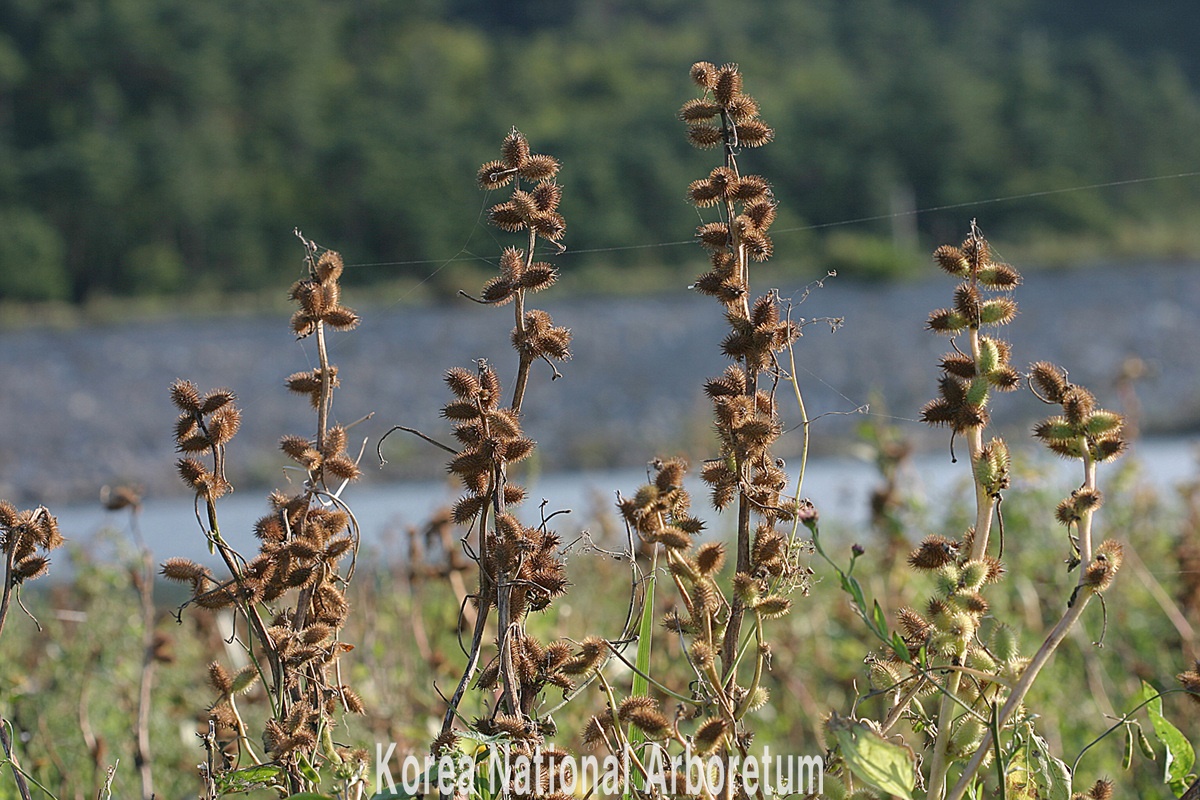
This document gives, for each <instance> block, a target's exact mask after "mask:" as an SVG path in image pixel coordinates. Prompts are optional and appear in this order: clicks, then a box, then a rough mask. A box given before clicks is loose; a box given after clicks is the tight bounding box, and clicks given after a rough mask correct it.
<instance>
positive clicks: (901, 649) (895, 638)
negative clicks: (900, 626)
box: [892, 631, 912, 664]
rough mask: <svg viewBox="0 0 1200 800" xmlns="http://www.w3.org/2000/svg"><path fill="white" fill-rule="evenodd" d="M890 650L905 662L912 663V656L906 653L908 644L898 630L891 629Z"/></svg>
mask: <svg viewBox="0 0 1200 800" xmlns="http://www.w3.org/2000/svg"><path fill="white" fill-rule="evenodd" d="M892 650H893V652H895V654H896V658H898V659H900V660H901V661H903V662H904V663H905V664H911V663H912V656H911V655H909V654H908V645H907V644H905V642H904V637H903V636H901V635H900V632H899V631H892Z"/></svg>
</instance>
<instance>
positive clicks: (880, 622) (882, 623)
mask: <svg viewBox="0 0 1200 800" xmlns="http://www.w3.org/2000/svg"><path fill="white" fill-rule="evenodd" d="M871 618H872V621H873V622H874V623H875V633H877V634H878V635H879V636H880V637H882V638H884V639H886V638H887V634H888V627H887V615H886V614H884V613H883V609H882V608H880V606H879V601H878V600H876V601H875V606H874V608H872V609H871Z"/></svg>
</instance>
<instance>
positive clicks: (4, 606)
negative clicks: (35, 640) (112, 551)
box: [0, 500, 63, 634]
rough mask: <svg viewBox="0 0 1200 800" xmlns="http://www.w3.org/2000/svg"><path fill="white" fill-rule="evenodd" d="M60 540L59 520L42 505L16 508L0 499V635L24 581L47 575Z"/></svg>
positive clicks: (18, 597) (61, 541)
mask: <svg viewBox="0 0 1200 800" xmlns="http://www.w3.org/2000/svg"><path fill="white" fill-rule="evenodd" d="M62 543H63V537H62V534H61V533H59V530H58V520H57V519H56V518H55V517H54V515H53V514H51V513H50V511H49V510H48V509H47V508H46V507H45V506H38V507H37V508H32V509H26V510H25V511H18V510H17V509H16V507H15V506H13V504H12V503H9V502H8V501H7V500H0V553H3V554H4V586H3V587H2V588H0V634H2V633H3V632H4V623H5V622H6V621H7V620H8V612H9V609H10V608H11V607H12V601H13V599H14V598H15V599H16V601H17V603H18V605H19V604H20V602H21V600H20V591H21V587H22V586H23V585H24V584H25V582H26V581H32V580H35V579H37V578H40V577H42V576H43V575H45V574H46V572H47V571H48V570H49V568H50V558H49V555H50V551H51V550H54V549H56V548H58V547H60V546H62ZM22 608H24V606H22ZM26 613H28V612H26ZM31 616H32V615H31Z"/></svg>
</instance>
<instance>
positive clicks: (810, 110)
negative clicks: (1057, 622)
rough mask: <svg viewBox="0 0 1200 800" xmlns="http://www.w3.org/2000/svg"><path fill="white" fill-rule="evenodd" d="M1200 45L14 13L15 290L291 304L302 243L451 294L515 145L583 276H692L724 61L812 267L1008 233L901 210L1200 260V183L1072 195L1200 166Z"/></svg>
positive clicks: (23, 3)
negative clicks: (689, 128)
mask: <svg viewBox="0 0 1200 800" xmlns="http://www.w3.org/2000/svg"><path fill="white" fill-rule="evenodd" d="M1197 29H1200V5H1195V6H1193V5H1192V4H1189V3H1178V2H1172V1H1171V0H1147V2H1143V3H1139V4H1130V3H1128V2H1117V1H1116V0H1091V1H1090V2H1086V3H1085V2H1076V1H1075V0H1071V1H1070V2H1055V3H1040V2H1036V0H805V2H785V1H784V0H741V1H740V2H738V3H728V2H716V0H691V1H690V2H682V0H636V1H635V0H512V1H511V2H504V3H498V2H494V0H403V2H400V1H397V0H355V1H354V2H337V1H336V0H289V2H287V3H283V2H278V0H204V2H161V0H0V231H2V235H0V299H9V300H67V301H72V302H81V301H86V300H89V299H91V298H94V297H102V296H108V295H119V296H123V295H134V294H166V295H170V294H174V293H181V292H185V291H186V292H189V293H190V292H203V291H209V292H233V291H250V290H255V289H258V288H261V287H265V286H278V285H280V284H283V283H287V282H288V280H289V279H290V277H291V276H293V275H294V274H295V272H296V269H297V255H298V252H299V251H298V248H297V246H296V244H295V242H294V240H293V239H292V234H291V232H292V229H293V227H294V226H299V227H300V228H302V229H303V230H304V232H305V233H306V234H307V235H309V236H311V237H313V238H315V239H316V240H318V241H320V242H322V243H326V244H328V245H330V246H335V247H337V248H338V249H339V250H341V251H342V252H343V253H345V254H347V256H348V260H349V262H351V263H353V264H371V263H375V262H431V263H417V264H411V263H410V264H407V265H405V264H396V263H391V264H390V265H387V266H374V267H372V266H358V267H355V268H354V269H351V270H350V271H349V273H348V278H349V279H350V280H352V281H356V282H359V283H367V282H370V281H375V280H379V279H383V278H396V277H402V276H404V275H406V274H407V275H417V276H418V277H420V276H427V275H429V274H430V273H432V272H434V271H435V270H436V268H437V266H438V264H440V263H442V262H444V261H445V260H446V259H449V258H451V257H454V256H455V255H456V254H459V255H461V256H462V257H467V258H469V257H470V253H471V251H472V247H474V246H478V251H479V252H483V253H492V252H494V251H495V247H494V246H492V245H490V244H488V243H487V242H486V241H485V237H486V236H488V234H486V233H485V232H484V230H483V229H482V228H481V227H480V226H479V225H477V221H478V219H479V215H480V212H481V211H482V210H483V209H484V208H486V205H485V204H486V199H485V198H484V196H483V194H482V193H481V192H480V191H479V190H478V189H477V187H476V185H475V180H474V175H475V169H476V166H477V165H478V164H479V163H480V162H481V161H484V160H487V159H489V158H493V157H494V156H495V152H494V151H495V149H496V143H497V142H498V141H499V140H500V139H501V138H502V137H503V135H504V134H505V133H506V132H507V131H508V130H509V129H510V128H511V127H512V126H514V125H516V126H519V127H520V128H521V129H522V130H523V131H524V132H525V133H526V134H527V135H528V136H529V138H530V140H531V141H532V142H533V144H534V146H535V149H537V150H538V151H541V152H549V153H552V154H554V155H555V156H557V157H558V158H560V159H561V160H562V161H563V162H564V164H565V168H564V170H563V172H562V173H561V176H560V180H561V182H562V183H563V184H564V185H565V188H566V194H565V197H564V200H563V206H562V210H563V213H564V215H565V216H566V218H567V220H568V221H569V225H570V227H569V229H568V234H567V239H566V242H567V245H568V246H569V248H570V249H571V251H572V252H574V253H576V254H577V255H575V256H573V257H572V260H570V261H569V262H568V263H565V264H564V266H565V267H567V268H568V269H571V268H574V267H575V266H576V265H581V264H582V265H587V264H590V265H593V266H595V265H599V264H603V265H604V267H605V269H609V270H612V271H614V273H615V274H629V273H619V272H616V270H617V269H623V270H637V269H640V270H645V269H650V268H654V269H664V268H665V269H671V268H678V269H681V270H682V269H683V267H682V266H681V264H682V262H683V261H684V260H692V259H694V258H695V256H694V252H693V251H692V250H691V249H690V248H678V247H654V248H640V247H631V246H633V245H648V244H657V243H666V242H674V241H679V240H681V239H685V238H687V235H688V232H689V231H690V230H691V229H692V227H693V226H694V225H695V222H696V218H695V212H694V211H693V210H692V209H690V207H689V206H688V205H687V203H685V202H684V200H683V196H684V189H685V187H686V186H687V184H688V182H689V181H690V180H691V179H693V178H695V177H696V176H697V170H698V169H701V168H702V165H703V164H705V163H708V161H706V160H704V159H703V158H700V157H698V156H697V154H695V153H694V152H693V151H692V150H691V148H690V147H689V145H688V144H687V143H686V142H685V139H684V135H683V129H682V125H681V124H680V123H679V122H678V121H677V120H676V118H675V111H676V109H677V108H678V107H679V105H680V104H681V103H682V102H683V100H685V99H686V98H688V97H690V96H691V93H692V91H693V90H692V87H691V86H690V85H688V79H687V69H688V67H689V66H690V65H691V63H692V62H693V61H696V60H700V59H705V60H710V61H714V62H717V63H720V62H723V61H737V62H739V63H741V64H742V66H743V68H744V69H745V70H746V71H747V72H750V73H752V74H753V75H755V76H756V78H755V81H754V86H755V89H756V90H757V92H756V93H757V96H758V99H759V101H760V103H761V105H762V107H763V113H764V118H765V119H766V120H767V121H768V122H769V123H770V124H772V125H773V126H774V127H775V129H776V132H777V135H776V143H775V144H774V145H772V146H771V147H768V148H766V149H764V150H762V151H761V152H760V153H755V154H754V157H753V160H752V162H747V163H749V164H750V168H751V169H753V170H754V171H760V172H762V173H763V174H765V175H767V176H769V177H770V179H771V180H772V182H773V183H774V185H775V187H776V193H777V196H778V199H779V201H780V218H779V221H778V222H777V223H776V226H775V229H776V230H777V231H781V232H782V231H785V230H786V229H805V230H796V231H794V232H793V233H792V234H790V236H791V237H794V238H793V239H790V240H789V243H788V246H787V247H783V246H780V247H779V248H777V251H778V252H779V253H780V256H779V257H778V258H777V261H782V262H783V264H784V265H785V266H786V265H788V264H789V263H795V259H797V258H799V257H801V255H800V254H801V253H807V255H806V256H804V257H806V258H809V259H812V260H814V261H815V262H817V263H825V264H829V265H832V266H840V267H843V268H845V269H848V270H850V271H854V270H858V271H859V272H860V274H863V275H866V276H890V275H898V274H903V271H904V265H905V264H907V263H908V261H907V259H908V257H909V255H911V254H912V253H915V252H917V251H918V249H924V248H925V246H926V245H927V243H929V242H933V241H935V240H936V241H939V242H940V241H942V240H946V241H949V240H953V239H955V238H956V237H957V236H958V234H959V232H961V230H962V227H963V219H964V218H965V217H967V216H968V215H974V214H975V213H976V211H975V209H973V208H970V207H968V208H965V209H955V210H953V211H945V212H941V213H937V212H934V213H923V214H921V215H919V216H915V217H914V216H913V215H911V214H904V215H903V216H901V217H899V218H894V219H886V217H887V216H888V215H891V214H894V213H896V212H907V211H911V210H913V209H923V208H931V207H939V206H946V205H953V204H967V203H974V202H975V201H981V200H986V199H991V198H998V197H1005V196H1012V195H1024V194H1027V193H1039V192H1051V193H1049V194H1042V195H1040V196H1035V197H1028V198H1025V199H1023V200H1021V201H1019V202H998V203H993V204H990V205H988V206H987V207H986V211H984V210H982V209H980V210H979V211H978V213H979V214H980V215H981V216H984V217H985V221H986V228H987V230H988V233H989V235H990V237H991V238H992V239H993V240H994V241H1005V240H1009V241H1037V240H1043V241H1045V240H1050V241H1060V242H1065V243H1067V245H1068V246H1067V247H1065V251H1064V252H1065V253H1066V255H1064V256H1062V257H1063V258H1066V259H1068V260H1069V258H1070V255H1071V253H1087V254H1088V255H1089V256H1095V255H1097V254H1106V255H1108V256H1112V257H1120V258H1135V257H1137V256H1139V255H1153V256H1197V255H1200V235H1196V234H1191V237H1192V238H1188V236H1184V235H1181V234H1175V235H1173V234H1170V233H1163V232H1164V231H1176V232H1178V231H1184V230H1187V231H1193V230H1196V229H1200V225H1197V224H1196V223H1197V222H1200V179H1195V178H1193V179H1190V180H1187V179H1178V180H1163V181H1152V182H1143V183H1135V184H1131V185H1126V186H1123V187H1119V188H1109V189H1103V190H1099V189H1097V190H1088V191H1075V192H1062V193H1054V192H1053V190H1057V189H1063V188H1067V187H1076V186H1083V185H1089V184H1099V183H1110V182H1118V181H1128V180H1135V179H1141V178H1146V177H1151V176H1162V175H1171V174H1177V173H1183V172H1189V171H1193V170H1195V169H1197V168H1200V137H1198V136H1197V131H1200V51H1197V50H1196V48H1194V47H1193V46H1192V45H1193V42H1192V41H1191V40H1190V37H1191V35H1192V34H1193V33H1194V31H1196V30H1197ZM864 217H885V218H884V219H876V220H873V221H869V222H863V223H859V224H855V225H842V226H838V225H831V223H838V222H844V221H847V220H856V219H860V218H864ZM914 220H915V224H914ZM823 226H825V227H823ZM473 237H475V238H474V241H473ZM794 245H795V246H794ZM606 248H628V249H620V250H615V251H612V250H610V251H607V252H592V253H587V252H584V251H589V250H593V251H594V250H601V249H606ZM789 259H791V261H789ZM687 271H688V272H691V271H694V268H693V267H688V268H687ZM436 280H438V279H435V282H436Z"/></svg>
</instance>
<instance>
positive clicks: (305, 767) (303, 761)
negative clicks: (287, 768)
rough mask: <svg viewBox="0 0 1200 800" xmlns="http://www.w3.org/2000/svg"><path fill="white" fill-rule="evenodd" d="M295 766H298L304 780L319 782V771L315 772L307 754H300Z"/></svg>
mask: <svg viewBox="0 0 1200 800" xmlns="http://www.w3.org/2000/svg"><path fill="white" fill-rule="evenodd" d="M297 766H299V767H300V774H301V775H303V776H304V779H305V780H307V781H311V782H312V783H317V784H319V783H320V782H321V773H319V772H317V770H316V769H315V768H314V767H313V765H312V762H311V761H309V760H308V757H307V756H305V755H303V754H301V756H300V758H299V760H298V763H297Z"/></svg>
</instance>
